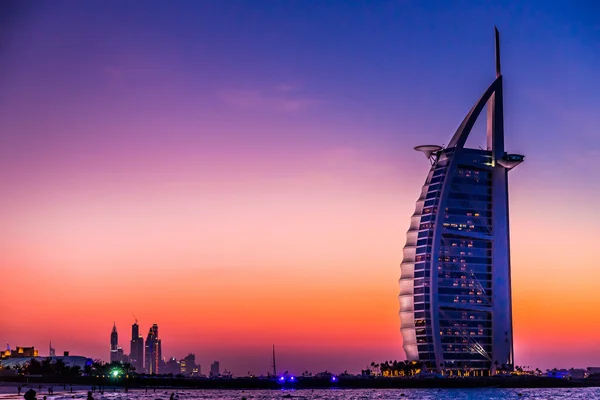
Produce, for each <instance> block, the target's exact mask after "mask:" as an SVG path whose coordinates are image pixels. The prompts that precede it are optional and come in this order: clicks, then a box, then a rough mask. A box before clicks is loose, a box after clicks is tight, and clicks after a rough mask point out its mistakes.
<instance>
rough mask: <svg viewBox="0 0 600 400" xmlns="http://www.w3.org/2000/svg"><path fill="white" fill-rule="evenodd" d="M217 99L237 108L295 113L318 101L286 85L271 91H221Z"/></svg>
mask: <svg viewBox="0 0 600 400" xmlns="http://www.w3.org/2000/svg"><path fill="white" fill-rule="evenodd" d="M216 94H217V97H218V98H219V99H220V100H221V101H222V102H223V103H225V104H228V105H230V106H233V107H238V108H248V109H251V108H253V109H256V108H265V109H272V110H282V111H290V112H296V111H301V110H305V109H308V108H310V107H312V106H314V105H316V104H319V103H321V101H320V100H317V99H314V98H310V97H308V96H304V95H301V94H299V93H297V92H295V91H294V87H293V86H291V85H288V84H282V85H278V86H276V87H275V88H274V89H271V90H247V89H222V90H219V91H217V93H216Z"/></svg>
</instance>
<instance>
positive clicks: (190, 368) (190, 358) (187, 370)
mask: <svg viewBox="0 0 600 400" xmlns="http://www.w3.org/2000/svg"><path fill="white" fill-rule="evenodd" d="M179 365H180V367H181V369H180V371H179V372H180V373H181V374H182V375H192V374H193V372H194V370H195V369H196V370H197V369H198V367H197V366H196V356H195V355H194V354H192V353H190V354H188V355H187V356H186V357H185V358H184V359H183V360H181V361H180V362H179Z"/></svg>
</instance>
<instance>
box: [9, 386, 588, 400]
mask: <svg viewBox="0 0 600 400" xmlns="http://www.w3.org/2000/svg"><path fill="white" fill-rule="evenodd" d="M59 388H60V389H62V387H59V386H58V385H56V386H55V394H54V395H48V394H47V390H45V388H44V389H42V391H41V392H40V391H38V394H37V398H38V400H42V399H43V396H44V395H45V396H46V400H73V398H74V399H75V400H85V399H86V398H87V390H86V389H85V388H82V387H78V388H76V389H74V392H73V393H70V392H64V391H61V392H58V389H59ZM27 389H28V388H24V390H23V391H22V392H21V396H17V393H16V387H14V386H12V387H6V386H0V400H17V399H23V394H24V392H25V391H26V390H27ZM34 390H37V388H36V387H34ZM112 390H113V389H106V390H105V392H104V394H103V395H101V394H100V393H98V392H96V393H94V394H93V397H94V400H169V397H170V395H171V393H175V395H176V400H209V399H210V400H241V399H243V398H246V400H250V399H252V400H280V399H281V400H284V399H294V400H312V399H319V400H368V399H379V400H388V399H389V400H391V399H406V400H437V399H439V400H479V399H482V400H506V399H515V400H516V399H522V400H525V399H527V400H534V399H535V400H550V399H552V400H553V399H581V400H594V399H598V400H600V388H559V389H496V388H494V389H315V390H312V389H299V390H293V389H289V390H208V389H206V390H196V389H157V390H156V392H154V391H153V389H149V390H148V392H147V393H146V391H145V390H143V389H142V390H130V391H129V392H128V393H125V392H124V391H123V389H116V390H117V391H112Z"/></svg>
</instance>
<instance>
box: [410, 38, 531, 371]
mask: <svg viewBox="0 0 600 400" xmlns="http://www.w3.org/2000/svg"><path fill="white" fill-rule="evenodd" d="M495 42H496V79H495V80H494V81H493V82H492V84H491V85H490V86H489V87H488V88H487V90H486V91H485V93H484V94H483V95H482V96H481V97H480V98H479V100H478V101H477V102H476V103H475V105H474V106H473V107H472V108H471V110H470V111H469V113H468V114H467V116H466V117H465V118H464V120H463V121H462V123H461V124H460V126H459V127H458V129H457V131H456V133H455V134H454V136H453V137H452V139H451V140H450V142H449V144H448V146H447V147H445V148H442V147H441V146H435V145H425V146H417V147H415V150H418V151H421V152H423V153H424V154H425V156H426V157H427V159H428V160H429V161H430V163H431V169H430V170H429V173H428V174H427V178H426V179H425V184H424V185H423V188H422V190H421V195H420V197H419V199H418V200H417V204H416V209H415V213H414V214H413V216H412V218H411V223H410V228H409V230H408V233H407V238H406V245H405V247H404V250H403V253H404V254H403V260H402V264H401V275H400V295H399V301H400V320H401V332H402V338H403V347H404V351H405V353H406V356H407V358H408V359H409V360H414V361H417V360H418V361H421V362H423V363H424V364H425V365H428V366H429V367H430V368H434V369H437V370H445V371H448V370H450V371H457V372H458V371H467V370H468V371H474V373H475V374H477V375H480V374H481V375H487V374H488V373H494V372H495V370H496V369H497V368H500V366H501V365H506V366H509V365H511V364H512V363H513V334H512V332H513V330H512V304H511V279H510V239H509V213H508V171H509V170H511V169H512V168H514V167H516V166H517V165H518V164H520V163H521V162H522V161H523V159H524V156H522V155H518V154H508V153H507V152H506V151H505V150H504V124H503V107H502V74H501V72H500V42H499V34H498V30H497V29H496V30H495ZM486 105H487V148H486V149H481V148H477V149H475V148H467V147H465V144H466V141H467V138H468V137H469V134H470V132H471V129H472V128H473V125H474V124H475V121H476V120H477V118H478V117H479V115H480V114H481V112H482V111H483V109H484V107H485V106H486Z"/></svg>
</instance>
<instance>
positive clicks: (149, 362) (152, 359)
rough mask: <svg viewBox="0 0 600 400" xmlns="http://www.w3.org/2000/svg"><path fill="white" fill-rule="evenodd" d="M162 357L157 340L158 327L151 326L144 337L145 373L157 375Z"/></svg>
mask: <svg viewBox="0 0 600 400" xmlns="http://www.w3.org/2000/svg"><path fill="white" fill-rule="evenodd" d="M161 356H162V347H161V342H160V339H159V338H158V325H156V324H154V325H152V328H150V330H149V331H148V336H147V337H146V359H145V363H146V373H148V374H158V370H159V365H160V361H161Z"/></svg>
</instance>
